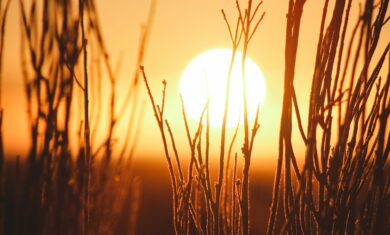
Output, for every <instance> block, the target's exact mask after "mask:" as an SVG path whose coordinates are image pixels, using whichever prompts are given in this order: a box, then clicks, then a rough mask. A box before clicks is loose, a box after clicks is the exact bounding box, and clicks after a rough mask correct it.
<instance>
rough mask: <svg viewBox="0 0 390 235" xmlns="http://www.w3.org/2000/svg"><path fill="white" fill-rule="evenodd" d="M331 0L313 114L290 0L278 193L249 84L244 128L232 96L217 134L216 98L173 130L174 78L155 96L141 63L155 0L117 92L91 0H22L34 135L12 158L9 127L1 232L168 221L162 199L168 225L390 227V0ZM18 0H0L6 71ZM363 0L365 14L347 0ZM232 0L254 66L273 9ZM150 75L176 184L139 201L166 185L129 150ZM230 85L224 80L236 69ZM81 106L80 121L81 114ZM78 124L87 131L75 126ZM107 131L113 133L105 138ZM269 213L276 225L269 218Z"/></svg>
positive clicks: (186, 230) (299, 5)
mask: <svg viewBox="0 0 390 235" xmlns="http://www.w3.org/2000/svg"><path fill="white" fill-rule="evenodd" d="M323 2H324V7H323V12H322V21H321V24H320V28H319V29H313V32H318V43H317V50H316V57H315V63H314V64H315V66H314V68H312V70H313V76H312V78H311V80H310V83H309V82H308V84H310V85H311V93H310V98H309V100H308V101H307V102H308V104H309V105H308V107H309V110H308V125H307V127H306V128H305V127H303V125H302V121H301V114H300V109H299V105H300V104H299V103H298V101H297V100H298V99H297V94H296V92H295V89H294V77H295V64H296V60H297V56H302V55H304V54H305V45H303V46H300V47H299V42H300V39H299V32H300V26H301V16H302V14H303V12H304V9H305V0H289V7H288V12H287V15H286V16H287V17H286V22H287V23H286V25H285V29H286V38H285V39H286V40H285V67H284V71H285V72H284V87H283V89H284V94H283V103H282V115H281V119H280V129H279V149H278V151H279V155H278V162H277V168H276V169H275V176H274V185H273V190H268V192H269V194H268V195H271V194H272V200H267V196H263V195H260V194H261V193H260V192H261V190H259V191H257V190H256V187H251V185H252V183H253V182H255V181H256V180H255V178H254V176H253V174H251V173H250V172H251V169H252V168H255V167H256V165H251V159H252V155H253V154H252V149H253V146H254V144H255V138H256V134H257V133H258V131H261V127H260V125H259V123H258V117H259V115H266V114H263V113H262V112H261V110H260V109H259V110H258V112H257V116H256V118H255V120H254V121H249V119H248V115H247V109H246V106H247V105H246V103H247V101H246V97H245V95H244V97H243V99H242V103H243V107H244V110H243V111H244V113H243V114H244V115H243V117H244V118H243V120H242V123H243V125H242V126H238V127H237V130H236V133H237V131H238V130H239V129H240V128H242V129H243V132H244V139H243V140H240V139H236V134H234V135H233V136H230V135H227V133H226V118H227V117H226V114H227V113H228V108H229V106H228V103H227V100H228V99H226V102H225V106H224V108H225V117H224V120H223V123H222V128H221V130H220V142H211V141H210V139H209V137H210V135H209V134H210V133H209V129H210V128H209V125H208V120H209V117H208V106H207V104H206V105H205V108H204V112H203V115H202V119H203V118H204V119H205V120H206V124H203V122H201V121H200V122H199V125H198V126H197V128H196V129H195V130H190V128H189V125H188V124H187V119H186V112H185V107H184V105H183V106H182V110H183V119H184V122H185V124H186V126H185V128H186V136H177V135H175V133H174V132H173V131H172V130H171V128H170V125H169V120H166V119H165V117H164V111H165V110H164V106H165V89H166V86H167V83H166V82H163V96H162V98H161V102H158V101H157V99H156V100H155V98H154V95H153V94H154V92H153V91H151V90H150V87H149V85H148V77H147V74H148V73H147V71H148V68H144V67H143V66H142V64H143V57H144V54H145V49H146V45H147V42H148V35H149V31H150V26H151V22H152V19H153V15H154V8H155V7H154V6H155V5H154V2H153V3H152V4H151V8H150V13H149V16H148V19H147V22H146V24H145V27H144V28H143V31H142V34H141V39H140V45H139V51H138V53H137V55H136V57H137V60H136V61H137V63H136V65H135V70H134V76H133V77H132V78H131V79H130V81H129V82H128V84H129V87H128V90H127V92H125V94H122V93H121V94H120V95H121V96H124V98H123V99H118V96H119V94H118V89H117V82H118V79H117V73H118V71H117V70H118V69H117V66H112V61H111V59H110V57H109V52H108V51H107V49H106V44H105V41H104V37H103V34H102V32H101V30H100V25H99V15H98V13H97V10H96V7H95V2H94V1H93V0H80V1H78V2H76V1H48V0H43V1H24V0H19V1H18V0H14V3H15V4H16V3H17V4H18V5H19V6H18V7H19V10H20V15H21V19H22V20H21V25H20V29H21V32H22V40H21V45H20V53H21V58H22V61H21V62H20V68H21V70H22V72H23V81H24V91H25V97H26V103H27V114H28V121H29V128H30V130H29V131H30V132H29V134H30V142H31V146H30V151H29V154H28V155H27V156H10V157H8V156H7V158H6V157H5V156H4V148H5V147H6V146H3V136H2V132H0V179H1V180H0V234H140V231H147V230H143V229H144V228H145V227H146V226H147V224H149V226H151V227H152V226H153V223H156V224H158V222H157V221H153V220H152V219H151V218H155V217H153V216H151V217H147V216H145V213H147V212H149V211H150V213H151V214H153V213H154V212H156V211H158V209H157V208H151V207H150V206H148V205H147V204H146V203H147V202H148V201H149V202H151V203H156V202H158V203H161V204H163V205H164V206H165V207H164V208H165V209H166V211H168V212H169V216H168V217H166V215H165V216H162V217H161V218H158V220H160V222H161V220H164V221H166V224H168V225H169V226H170V230H167V231H169V232H168V233H174V234H215V235H217V234H245V235H246V234H254V233H260V232H263V233H264V232H266V233H267V234H285V233H288V234H389V233H390V200H389V199H390V181H389V175H390V173H389V172H390V171H389V160H388V156H389V152H390V142H389V141H390V131H389V128H390V127H389V124H388V119H389V114H390V95H389V91H390V52H389V48H390V42H389V40H388V38H384V37H383V35H384V32H383V29H384V28H385V26H386V24H389V13H388V9H389V1H388V0H378V1H373V0H366V1H362V2H358V1H352V0H337V1H330V0H324V1H323ZM9 4H10V0H8V1H5V3H3V1H0V7H1V8H0V20H1V21H0V23H1V24H0V26H1V35H0V36H1V37H0V81H1V71H2V68H1V65H2V61H3V60H4V59H5V58H6V57H7V55H6V54H4V53H3V51H4V50H3V48H4V45H5V41H4V37H5V35H6V28H5V26H6V19H7V11H8V8H9ZM356 5H359V13H358V17H357V18H356V19H355V18H354V17H352V15H355V14H352V12H351V11H352V10H351V9H353V8H352V6H356ZM205 7H206V6H205ZM236 7H237V16H236V17H234V16H228V15H226V14H225V13H224V11H222V15H221V20H225V22H226V26H227V32H228V33H227V35H229V36H230V40H231V43H232V51H233V55H232V61H233V60H234V56H235V53H236V52H237V51H238V50H240V51H242V54H243V60H242V64H243V67H244V65H245V58H246V55H247V53H248V51H249V50H250V43H251V42H252V41H251V39H252V38H253V37H255V36H256V34H261V33H264V32H261V21H262V20H263V19H264V17H266V16H265V14H264V13H263V11H262V3H261V2H259V1H252V0H248V1H240V2H238V1H237V2H236ZM54 13H55V14H54ZM298 48H299V49H298ZM301 48H302V49H301ZM167 59H169V58H167ZM103 73H104V74H106V75H107V76H102V74H103ZM229 76H230V75H229ZM103 77H107V78H108V84H109V87H108V89H109V91H110V92H109V96H108V97H104V99H107V100H109V102H108V107H106V109H107V110H109V112H108V125H106V124H105V123H106V120H103V118H102V117H101V116H102V114H101V113H102V112H101V110H102V109H103V107H102V106H103V104H104V102H102V99H103V98H102V95H101V94H102V84H103V83H104V82H107V81H103ZM243 78H244V79H245V73H244V72H243ZM141 79H143V81H142V80H141ZM142 82H144V84H145V85H146V88H147V89H146V90H147V92H148V95H149V98H150V101H151V103H152V108H153V111H154V115H155V117H156V121H157V123H158V129H156V134H160V135H161V137H162V141H163V144H164V152H162V154H165V156H166V162H167V164H168V174H169V180H170V187H171V188H170V191H168V190H169V187H168V184H163V183H162V184H158V183H154V185H158V187H161V191H163V192H165V193H164V195H170V196H171V197H170V198H169V199H168V201H166V200H159V198H153V197H151V198H149V199H148V200H146V201H145V202H144V201H143V200H144V199H146V198H148V196H147V195H150V193H151V192H154V191H153V190H156V188H158V187H157V186H155V187H148V186H143V187H141V182H144V183H145V182H151V181H150V180H142V177H144V178H146V179H148V177H150V176H148V174H146V173H142V172H143V171H147V170H146V169H147V167H145V168H142V167H140V168H138V170H137V167H134V164H133V157H134V156H133V155H134V148H135V146H136V144H137V139H138V133H139V127H140V126H141V125H140V122H141V120H142V115H143V107H142V105H140V102H139V99H138V98H139V92H140V91H142V92H144V90H140V88H142V89H143V88H144V87H142V86H141V85H144V84H143V83H142ZM222 85H224V89H225V90H226V93H227V94H228V93H229V91H230V82H229V81H228V82H227V84H222ZM305 85H306V84H305ZM244 87H245V86H244ZM106 88H107V87H106ZM244 89H245V88H244ZM281 89H282V87H281ZM0 90H1V85H0ZM243 93H244V94H245V90H244V92H243ZM0 94H1V92H0ZM5 98H6V97H5ZM118 100H121V102H119V101H118ZM80 107H82V108H80ZM0 108H1V111H0V130H2V129H4V128H7V127H5V126H2V125H1V123H2V122H1V120H2V118H3V115H6V113H7V110H2V106H1V100H0ZM77 108H78V112H79V114H76V113H75V112H74V110H75V109H77ZM72 111H73V112H72ZM76 115H79V116H80V117H79V119H76V120H82V121H81V122H76V121H74V120H75V118H74V116H76ZM124 117H126V119H125V118H124ZM71 120H73V121H71ZM119 123H122V124H123V123H124V126H125V127H124V128H126V129H127V131H126V136H118V134H117V129H118V125H119ZM295 123H296V125H295ZM294 125H295V126H294ZM121 128H123V127H121ZM293 128H294V129H297V130H298V131H299V133H300V135H301V137H302V138H301V139H302V141H303V142H304V144H305V154H304V156H301V157H300V158H301V159H304V160H303V164H298V161H297V158H298V156H296V154H295V152H296V151H294V148H296V144H297V143H294V142H293V141H292V132H293ZM74 129H77V130H78V133H79V135H78V139H73V138H74V135H72V134H71V132H72V130H74ZM98 133H104V134H103V135H104V138H102V140H101V138H97V136H98ZM177 138H187V139H188V146H185V148H188V147H189V149H190V150H191V151H190V154H189V156H180V155H179V154H178V151H177V149H178V148H182V146H176V144H175V139H177ZM117 139H123V140H124V141H122V142H118V141H117ZM235 142H237V143H238V145H239V146H240V148H239V149H238V150H236V149H235V148H233V146H234V144H235ZM122 143H124V144H122ZM213 146H216V148H217V149H219V154H218V156H216V158H218V159H219V161H218V165H217V167H216V168H213V167H211V166H210V163H209V159H210V158H211V156H210V154H211V153H210V148H211V147H213ZM184 159H186V160H185V161H188V162H184ZM184 166H186V167H184ZM162 168H164V167H162ZM140 169H141V170H140ZM137 171H138V172H137ZM136 175H138V177H136ZM152 183H153V182H152ZM163 186H164V187H163ZM268 187H269V186H268ZM264 188H267V187H266V186H265V187H264ZM143 190H145V191H143ZM257 192H259V194H257ZM162 198H164V197H162ZM258 198H261V200H264V202H266V203H258V201H259V200H258ZM269 199H271V198H270V196H269ZM252 202H257V203H252ZM265 204H267V205H268V206H262V205H265ZM168 207H169V208H168ZM160 208H161V207H160ZM168 212H167V213H168ZM255 212H259V213H255ZM156 213H157V212H156ZM260 219H262V220H263V222H262V223H261V222H258V221H259V220H260ZM264 221H268V224H267V226H265V225H264V226H263V227H261V226H259V224H265V223H264ZM137 225H140V227H139V229H140V230H137ZM257 229H259V230H257ZM261 230H262V231H261ZM149 231H150V230H149ZM154 232H155V231H151V233H154ZM159 232H162V231H158V232H156V234H158V233H159ZM145 233H146V232H145Z"/></svg>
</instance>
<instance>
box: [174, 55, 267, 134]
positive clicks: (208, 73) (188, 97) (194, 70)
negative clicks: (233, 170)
mask: <svg viewBox="0 0 390 235" xmlns="http://www.w3.org/2000/svg"><path fill="white" fill-rule="evenodd" d="M231 57H232V50H231V49H211V50H208V51H205V52H203V53H201V54H200V55H198V56H197V57H195V58H194V59H193V60H192V61H191V62H190V63H189V64H188V66H187V67H186V68H185V70H184V72H183V74H182V76H181V79H180V88H179V89H180V94H181V95H182V97H183V102H184V107H185V110H186V113H187V114H188V115H189V116H190V117H191V118H193V119H194V120H196V121H198V120H199V119H200V116H201V114H202V111H203V110H204V108H205V105H206V103H207V100H209V112H210V113H209V115H210V125H211V126H212V127H221V125H222V118H223V113H224V103H225V93H226V92H225V90H226V83H227V78H228V71H229V65H230V61H231ZM241 60H242V54H241V53H239V52H237V53H236V55H235V60H234V64H233V70H232V76H231V85H230V94H229V113H228V117H227V124H226V125H227V127H235V126H236V125H237V123H238V122H239V121H240V120H242V119H243V96H242V86H243V85H242V84H243V82H242V66H241ZM245 79H246V87H247V95H246V97H247V105H248V118H249V120H252V119H253V118H254V117H255V115H256V111H257V108H258V106H259V105H260V106H261V105H262V104H263V102H264V97H265V80H264V75H263V73H262V71H261V70H260V68H259V67H258V66H257V65H256V63H255V62H254V61H253V60H252V59H250V58H249V57H248V56H247V57H246V62H245ZM205 121H206V118H203V123H205ZM240 122H241V121H240ZM241 123H242V122H241Z"/></svg>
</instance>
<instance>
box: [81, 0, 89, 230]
mask: <svg viewBox="0 0 390 235" xmlns="http://www.w3.org/2000/svg"><path fill="white" fill-rule="evenodd" d="M79 14H80V24H81V41H82V45H83V47H82V48H83V52H84V58H83V59H84V60H83V61H84V68H83V69H84V90H83V93H84V141H85V170H84V173H85V181H84V229H83V234H85V235H88V234H89V222H90V221H89V220H90V218H89V217H90V215H89V190H90V177H91V145H90V132H89V131H90V130H89V97H88V54H87V39H86V37H85V29H84V0H80V1H79Z"/></svg>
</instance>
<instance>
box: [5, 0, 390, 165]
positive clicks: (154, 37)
mask: <svg viewBox="0 0 390 235" xmlns="http://www.w3.org/2000/svg"><path fill="white" fill-rule="evenodd" d="M241 2H242V3H243V5H244V3H245V2H246V1H241ZM97 4H98V5H97V7H98V11H99V13H100V22H101V24H102V29H103V35H104V37H105V42H106V44H107V47H108V51H109V53H110V59H111V62H112V64H116V63H117V61H118V59H119V58H121V56H123V57H122V58H123V62H122V70H121V72H120V77H119V79H120V81H121V82H122V83H120V84H126V81H128V80H126V79H131V78H132V76H133V73H134V70H135V69H136V68H135V58H136V52H137V47H138V43H139V37H140V27H141V24H142V23H143V22H145V21H146V18H147V14H148V10H149V5H150V1H141V0H138V1H126V0H116V1H97ZM287 4H288V1H270V0H268V1H264V4H263V6H262V7H261V8H260V10H261V11H265V12H266V15H265V18H264V20H263V22H262V23H261V25H260V27H259V29H258V31H257V33H256V35H255V36H254V38H253V39H252V41H251V44H250V48H249V56H250V57H251V58H252V59H253V60H254V61H255V62H256V63H257V65H258V66H259V67H260V68H261V70H262V71H263V74H264V75H265V80H266V93H267V95H266V97H265V101H264V105H263V107H262V109H261V114H260V125H261V127H260V131H259V133H258V136H257V138H256V142H255V149H254V156H253V159H254V161H258V160H271V161H273V162H274V160H276V155H277V142H278V135H279V133H278V130H279V121H280V111H281V104H282V96H283V74H284V42H285V23H286V12H287ZM221 9H224V10H225V11H226V14H227V17H228V19H229V20H230V22H235V20H236V17H237V14H236V7H235V3H234V1H228V0H196V1H195V0H191V1H182V0H160V1H158V2H157V8H156V14H155V17H154V23H153V26H152V31H151V35H150V40H149V44H148V47H147V51H146V57H145V61H144V66H145V71H146V73H147V75H148V78H149V80H150V83H151V88H152V91H153V93H154V94H156V96H157V97H160V95H161V88H162V85H161V81H162V80H163V79H165V80H166V81H167V83H168V87H167V89H168V90H167V92H168V93H167V109H166V117H167V118H168V120H169V121H170V122H171V124H172V128H173V131H174V132H176V133H178V134H179V135H181V134H184V128H183V122H182V118H181V114H180V112H181V110H180V103H179V95H178V86H179V78H180V75H181V74H182V72H183V70H184V68H185V67H186V66H187V64H188V63H189V62H190V61H191V60H192V59H193V58H194V57H196V56H197V55H198V54H200V53H202V52H204V51H206V50H209V49H213V48H229V47H230V46H231V44H230V39H229V35H228V31H227V28H226V24H225V22H224V21H223V17H222V14H221V11H220V10H221ZM304 9H305V10H304V14H303V19H302V26H301V34H300V39H301V40H300V44H299V49H298V60H297V67H296V76H295V89H296V93H297V96H298V100H299V104H300V109H301V110H300V111H301V115H302V118H303V126H304V129H306V119H307V118H306V116H307V111H306V110H307V105H308V97H309V89H310V84H311V83H310V81H311V79H312V73H313V62H314V57H315V48H316V43H317V40H318V32H319V24H320V17H321V12H322V1H314V0H312V1H307V2H306V5H305V8H304ZM330 9H332V8H330ZM18 10H19V6H18V1H12V3H11V8H10V12H9V18H8V22H7V28H6V30H7V31H6V38H5V59H4V65H3V66H4V74H3V79H4V80H3V94H2V96H3V106H4V110H5V120H4V128H3V129H4V135H5V138H4V140H5V150H6V153H7V154H8V155H16V154H21V155H25V153H26V152H27V147H28V133H29V130H28V126H27V122H26V115H25V110H26V105H25V97H24V94H23V83H22V78H21V71H20V69H19V66H20V58H19V37H20V34H19V32H20V27H21V26H20V24H19V23H20V19H19V18H20V15H19V12H18ZM357 10H358V7H357V4H355V5H354V7H353V8H352V10H351V12H352V16H353V17H352V18H351V19H356V18H355V17H356V13H357ZM383 30H384V33H385V34H387V35H388V36H383V37H382V39H386V38H387V39H388V38H390V30H389V24H387V26H386V27H385V28H384V29H383ZM383 44H386V42H382V46H383ZM378 51H381V50H378ZM385 71H386V70H385ZM118 87H121V85H118ZM119 89H120V88H119ZM119 93H120V92H119ZM141 93H142V94H144V96H143V99H144V100H145V101H146V102H145V104H146V105H147V111H146V113H145V120H144V127H143V129H142V135H141V137H140V140H139V145H138V148H137V156H144V155H147V156H153V157H162V153H163V152H162V150H163V148H162V142H161V138H160V133H159V132H158V130H157V125H156V122H155V120H154V116H153V114H152V112H151V108H150V107H151V105H150V102H149V100H148V99H147V97H146V90H145V87H144V85H143V84H142V87H141ZM119 99H120V98H119ZM91 102H93V101H91ZM75 118H76V117H75ZM293 119H295V118H293ZM77 122H79V120H78V121H77ZM192 124H193V126H194V125H195V122H193V123H192ZM293 126H294V127H296V125H293ZM192 130H193V132H194V129H192ZM216 131H217V130H216ZM231 131H232V130H231ZM293 133H294V138H293V140H296V143H297V144H298V145H299V143H301V144H302V145H301V148H298V149H297V151H296V152H297V153H298V154H299V153H303V143H302V141H301V139H300V136H299V134H298V132H297V130H296V128H295V129H293ZM75 134H76V133H75ZM122 136H124V133H121V132H120V131H118V132H117V134H116V137H117V138H119V139H120V138H121V137H122ZM181 139H182V140H178V141H179V144H178V145H179V146H181V147H179V149H182V150H179V151H187V150H188V146H187V145H186V144H187V143H186V141H187V140H186V139H185V138H181ZM241 143H242V135H241V136H240V137H239V139H238V140H237V148H236V149H237V150H236V151H238V150H239V148H240V145H241ZM213 146H214V147H215V148H218V146H219V139H218V135H215V138H214V139H213Z"/></svg>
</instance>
